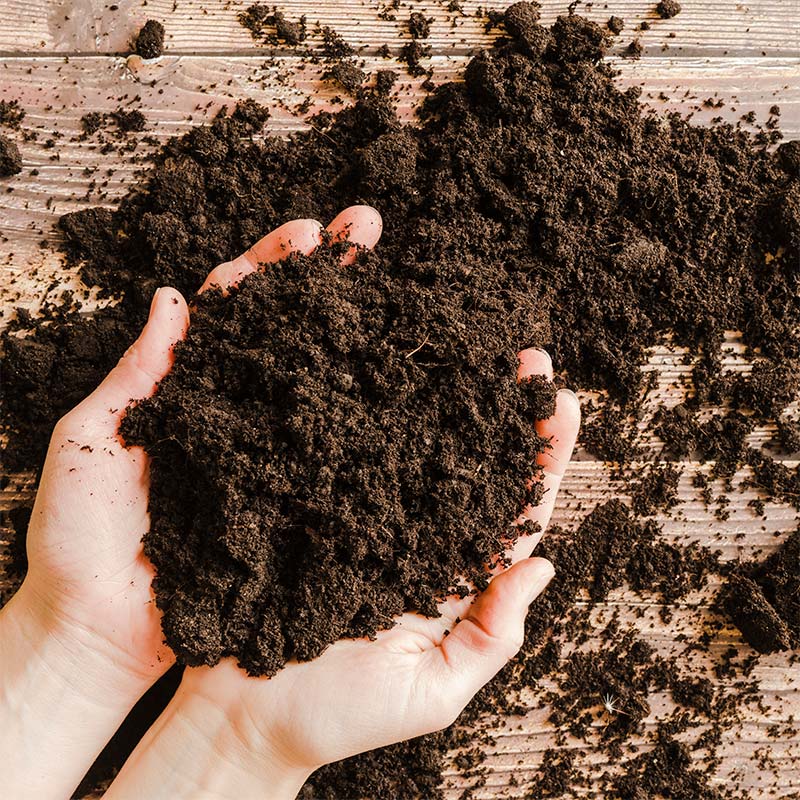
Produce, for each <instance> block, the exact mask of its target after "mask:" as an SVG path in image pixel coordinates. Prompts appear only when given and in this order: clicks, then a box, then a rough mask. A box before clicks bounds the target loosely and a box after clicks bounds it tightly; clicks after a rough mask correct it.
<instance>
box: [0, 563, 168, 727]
mask: <svg viewBox="0 0 800 800" xmlns="http://www.w3.org/2000/svg"><path fill="white" fill-rule="evenodd" d="M0 620H2V636H3V638H4V639H6V640H7V647H8V650H9V651H11V644H10V643H13V645H14V651H15V652H17V653H18V654H19V656H17V657H16V658H15V663H16V664H18V665H25V666H27V667H29V668H31V669H37V670H45V669H46V670H47V672H48V673H49V675H50V677H51V679H52V681H53V683H54V685H55V684H59V685H61V686H62V687H63V689H64V691H68V692H69V693H70V694H71V695H73V696H75V697H76V698H84V699H85V700H86V701H87V702H88V703H90V704H94V705H96V704H103V705H108V706H109V707H110V708H118V709H124V710H125V713H127V710H129V709H130V707H131V706H132V705H133V704H134V703H135V702H136V700H138V698H139V697H141V695H142V694H144V692H145V691H146V690H147V689H148V688H149V687H150V686H151V685H152V684H153V683H154V682H155V680H156V678H157V677H158V676H157V675H155V676H153V675H149V674H144V673H143V672H142V671H140V670H137V669H136V668H135V665H133V664H130V663H128V658H127V656H126V655H125V654H123V653H119V652H117V651H116V650H115V649H114V647H113V646H112V645H110V644H109V643H108V642H106V641H103V640H101V638H100V637H98V636H97V635H96V634H94V633H93V632H92V631H90V630H89V629H87V628H86V627H85V626H83V625H81V624H80V623H79V622H78V621H77V620H76V619H74V618H73V617H71V616H70V615H69V614H66V613H64V612H63V611H62V610H61V609H59V608H57V607H54V606H53V604H52V603H49V602H48V601H47V600H46V599H45V598H44V597H42V595H41V593H39V592H38V591H37V590H36V588H35V586H34V585H33V583H32V581H30V580H29V579H27V578H26V580H25V581H24V582H23V584H22V586H21V587H20V589H19V591H18V592H17V593H16V594H15V595H14V596H13V597H12V598H11V600H10V601H9V602H8V604H7V605H6V606H5V608H3V609H2V612H0ZM0 646H3V642H2V641H0ZM168 666H169V664H165V665H164V670H163V671H165V670H166V669H167V667H168Z"/></svg>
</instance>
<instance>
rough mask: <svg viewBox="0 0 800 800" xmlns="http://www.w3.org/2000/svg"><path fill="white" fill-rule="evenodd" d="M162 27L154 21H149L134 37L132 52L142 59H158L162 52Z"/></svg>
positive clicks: (163, 32)
mask: <svg viewBox="0 0 800 800" xmlns="http://www.w3.org/2000/svg"><path fill="white" fill-rule="evenodd" d="M164 34H165V31H164V26H163V25H162V24H161V23H160V22H159V21H158V20H155V19H149V20H147V22H145V24H144V25H143V26H142V29H141V30H140V31H139V33H138V34H137V36H136V41H135V42H134V46H133V51H134V53H137V54H138V55H140V56H141V57H142V58H158V57H159V56H160V55H161V53H162V52H163V51H164Z"/></svg>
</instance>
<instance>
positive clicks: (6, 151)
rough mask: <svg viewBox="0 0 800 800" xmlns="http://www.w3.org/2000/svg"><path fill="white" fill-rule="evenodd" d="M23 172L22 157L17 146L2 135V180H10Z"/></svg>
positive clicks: (0, 155) (0, 157) (0, 151)
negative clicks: (9, 178) (12, 176)
mask: <svg viewBox="0 0 800 800" xmlns="http://www.w3.org/2000/svg"><path fill="white" fill-rule="evenodd" d="M19 172H22V156H21V155H20V152H19V148H18V147H17V145H16V144H15V143H14V142H12V141H11V139H9V138H8V136H2V135H0V178H8V177H10V176H11V175H16V174H17V173H19Z"/></svg>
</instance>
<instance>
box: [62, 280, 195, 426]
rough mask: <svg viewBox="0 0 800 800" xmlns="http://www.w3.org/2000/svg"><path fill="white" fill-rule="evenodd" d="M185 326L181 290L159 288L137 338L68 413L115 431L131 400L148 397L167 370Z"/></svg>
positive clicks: (184, 331)
mask: <svg viewBox="0 0 800 800" xmlns="http://www.w3.org/2000/svg"><path fill="white" fill-rule="evenodd" d="M188 327H189V310H188V308H187V306H186V301H185V300H184V299H183V296H182V295H181V293H180V292H178V291H177V290H176V289H171V288H168V287H164V288H161V289H158V290H157V291H156V293H155V295H154V296H153V302H152V304H151V305H150V315H149V317H148V319H147V324H146V325H145V326H144V328H143V330H142V332H141V334H140V335H139V338H138V339H137V340H136V341H135V342H134V343H133V344H132V345H131V346H130V347H129V348H128V349H127V350H126V351H125V354H124V355H123V356H122V358H121V359H120V360H119V363H118V364H117V366H116V367H114V369H112V370H111V372H109V373H108V375H107V376H106V378H105V380H103V382H102V383H101V384H100V385H99V386H98V387H97V389H95V390H94V392H92V394H90V395H89V396H88V397H87V398H86V399H85V400H84V401H83V402H82V403H81V404H80V405H79V406H77V407H76V408H75V409H74V411H73V412H71V415H75V416H77V417H80V418H82V419H85V420H91V421H92V423H93V425H94V426H97V425H106V424H107V425H108V426H109V428H111V431H110V432H114V433H115V432H116V429H117V426H118V425H119V420H120V418H121V417H122V415H123V413H124V411H125V408H126V407H127V406H128V405H129V404H130V402H131V400H141V399H142V398H145V397H150V396H151V395H152V394H153V392H154V391H155V389H156V384H157V383H158V382H159V381H160V380H161V379H162V378H163V377H164V376H165V375H166V374H167V373H168V372H169V370H170V368H171V367H172V362H173V354H172V348H173V346H174V345H175V343H176V342H178V341H180V340H181V339H183V337H184V336H185V335H186V330H187V328H188ZM71 415H70V416H71ZM95 429H96V427H95Z"/></svg>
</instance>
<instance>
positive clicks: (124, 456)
mask: <svg viewBox="0 0 800 800" xmlns="http://www.w3.org/2000/svg"><path fill="white" fill-rule="evenodd" d="M95 405H96V403H95V402H94V399H93V398H89V399H88V400H87V401H85V403H83V404H81V405H80V406H78V408H76V409H75V410H74V411H73V412H72V413H71V414H70V415H68V416H67V417H65V419H64V420H62V421H61V423H59V425H58V427H57V428H56V431H55V433H54V436H53V439H52V441H51V444H50V450H49V452H48V457H47V460H46V462H45V467H44V471H43V474H42V480H41V489H40V491H39V493H38V496H37V501H36V507H35V509H34V514H33V516H32V518H31V526H30V530H29V534H28V535H29V540H28V547H29V551H30V556H31V559H30V561H31V574H30V579H31V581H32V586H33V587H34V588H36V587H37V586H39V585H42V586H43V587H44V586H47V587H48V588H49V590H50V592H51V593H52V592H53V590H54V589H55V590H56V591H57V597H56V598H54V600H55V603H56V605H57V607H58V608H59V611H60V613H62V614H64V615H68V616H70V617H71V618H72V619H73V620H77V621H78V622H80V624H82V625H83V626H84V627H87V628H90V633H92V634H95V635H96V636H97V637H99V638H100V639H101V640H102V641H104V642H108V643H109V644H111V645H112V646H113V647H114V648H115V649H117V650H119V651H121V652H122V653H123V654H125V655H128V656H129V657H130V659H131V660H132V661H134V662H138V663H140V665H141V668H142V669H145V670H148V671H150V670H152V671H153V672H154V673H155V674H160V672H161V671H163V669H165V668H166V666H168V665H169V664H170V663H171V661H172V655H171V654H170V653H169V651H168V650H167V649H166V648H165V647H164V646H163V645H162V643H161V642H162V635H161V629H160V616H159V613H158V611H157V609H156V607H155V604H154V603H153V602H152V594H151V590H150V582H151V580H152V577H153V570H152V567H151V565H150V563H149V562H148V561H147V560H146V559H145V557H144V554H143V552H142V545H141V539H142V535H143V534H144V533H145V532H146V531H147V529H148V524H149V523H148V515H147V496H148V469H147V458H146V456H145V454H144V452H143V451H141V450H139V449H138V448H137V449H132V450H126V449H125V448H124V447H123V446H122V444H121V442H120V441H119V439H118V438H117V436H116V435H115V434H114V429H115V427H116V425H118V418H119V416H120V414H121V412H120V411H117V412H116V413H114V414H112V413H110V411H108V410H107V411H106V414H105V415H104V416H102V417H99V418H98V416H97V414H96V413H95V408H94V406H95ZM51 596H52V594H51Z"/></svg>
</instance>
